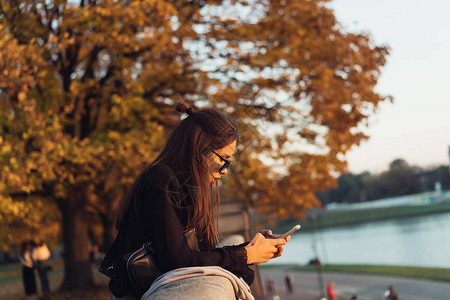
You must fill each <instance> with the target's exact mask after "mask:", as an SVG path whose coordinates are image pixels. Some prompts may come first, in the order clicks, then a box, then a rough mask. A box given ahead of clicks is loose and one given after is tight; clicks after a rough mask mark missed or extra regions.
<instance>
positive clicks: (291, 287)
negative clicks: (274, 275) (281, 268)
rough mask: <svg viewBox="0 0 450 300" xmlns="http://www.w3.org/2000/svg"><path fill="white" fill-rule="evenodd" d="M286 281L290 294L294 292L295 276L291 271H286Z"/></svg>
mask: <svg viewBox="0 0 450 300" xmlns="http://www.w3.org/2000/svg"><path fill="white" fill-rule="evenodd" d="M284 283H285V284H286V290H287V293H288V294H292V293H294V277H292V274H291V273H289V272H285V273H284Z"/></svg>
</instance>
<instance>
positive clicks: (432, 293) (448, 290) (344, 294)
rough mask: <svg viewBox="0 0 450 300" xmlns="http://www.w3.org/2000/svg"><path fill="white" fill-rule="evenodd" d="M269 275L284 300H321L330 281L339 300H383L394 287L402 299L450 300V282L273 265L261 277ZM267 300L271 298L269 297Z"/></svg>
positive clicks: (265, 269) (262, 270)
mask: <svg viewBox="0 0 450 300" xmlns="http://www.w3.org/2000/svg"><path fill="white" fill-rule="evenodd" d="M286 271H288V272H290V273H291V275H292V276H293V278H294V288H295V292H294V293H293V294H289V293H288V292H287V290H286V287H285V282H284V275H285V272H286ZM267 275H270V276H271V277H272V278H273V280H274V284H275V293H274V294H276V295H278V296H279V297H280V298H281V299H283V300H318V299H320V295H322V296H323V295H324V293H325V287H326V285H327V283H328V282H329V281H334V284H335V285H334V286H335V288H336V290H337V292H338V299H339V300H350V298H351V297H352V296H353V295H357V296H358V299H359V300H374V299H383V294H384V292H385V291H386V289H387V288H388V286H390V285H393V286H394V288H395V289H396V290H397V291H398V293H399V296H400V299H408V300H437V299H448V295H449V294H450V284H449V283H448V282H440V281H431V280H421V279H413V278H405V277H397V276H387V275H383V276H381V275H368V274H355V273H336V272H322V273H321V274H320V275H319V274H318V273H317V272H312V271H298V269H297V267H296V266H280V265H271V266H270V267H269V268H268V267H262V268H261V276H262V278H265V277H266V276H267ZM266 299H267V300H272V297H270V296H267V297H266Z"/></svg>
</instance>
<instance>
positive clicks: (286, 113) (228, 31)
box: [0, 0, 390, 288]
mask: <svg viewBox="0 0 450 300" xmlns="http://www.w3.org/2000/svg"><path fill="white" fill-rule="evenodd" d="M326 4H327V1H309V0H300V1H299V0H296V1H289V0H283V1H278V0H273V1H270V0H254V1H239V0H230V1H219V0H216V1H208V2H204V1H176V0H174V1H162V0H127V1H113V0H89V1H87V0H79V1H64V0H53V1H49V0H24V1H6V0H0V100H1V101H0V162H1V166H0V170H1V175H0V191H1V194H0V206H1V207H2V210H1V212H0V222H1V223H2V228H3V225H4V224H6V225H8V226H9V225H10V222H11V215H12V216H14V220H21V219H26V216H27V213H28V214H29V213H31V212H34V213H36V214H43V215H44V214H47V212H48V211H46V210H39V208H38V207H36V206H35V205H34V204H33V203H34V202H33V201H31V200H30V201H28V200H26V199H28V197H39V199H45V201H49V202H51V203H54V204H56V205H57V206H58V208H59V211H60V213H61V219H62V222H63V226H62V229H63V230H62V234H63V236H64V245H65V251H66V277H65V281H64V285H65V286H66V287H67V288H80V287H83V286H87V285H90V284H91V281H92V278H90V277H89V276H84V277H83V280H81V279H80V278H75V277H76V275H74V274H80V270H83V268H84V270H85V271H86V273H84V274H88V273H89V272H90V271H88V270H90V269H89V266H88V265H87V264H86V263H85V262H86V261H87V238H88V236H87V235H88V233H87V231H88V224H86V223H87V220H89V216H96V217H98V219H99V220H101V222H102V224H103V225H104V227H105V232H106V235H105V238H106V239H108V238H109V241H110V239H111V238H112V237H113V234H114V233H113V229H112V224H113V221H114V216H115V212H116V211H117V205H118V202H119V200H120V199H121V198H122V197H123V195H124V193H125V191H126V189H127V187H129V185H130V184H131V182H132V181H133V178H134V177H135V176H136V175H137V174H138V173H139V172H140V170H141V169H142V166H143V165H144V164H145V163H148V162H150V161H151V160H152V159H153V158H154V157H155V156H156V155H157V153H158V152H159V151H160V149H161V147H162V145H163V143H164V138H165V136H166V135H167V132H168V131H170V129H172V128H173V126H175V124H176V123H177V121H178V120H179V117H178V116H177V115H175V114H174V113H173V108H174V105H173V104H174V103H175V102H176V101H177V99H179V97H181V98H183V99H184V100H185V101H187V102H189V103H191V104H192V105H194V106H196V107H203V106H205V105H209V106H214V107H217V108H219V109H222V110H224V111H226V112H228V113H230V114H232V115H234V116H235V117H236V118H237V119H238V120H239V121H240V126H241V129H240V133H241V136H242V138H241V140H240V144H239V146H238V148H237V153H236V157H235V160H236V161H237V162H236V163H234V164H233V165H234V166H235V167H234V170H233V172H232V173H233V175H232V176H231V178H229V179H228V180H227V184H228V186H229V187H232V188H229V189H228V190H229V191H230V192H229V194H228V196H234V197H245V198H246V199H247V200H248V201H249V202H250V204H251V205H253V206H254V207H255V209H257V210H258V211H259V212H260V213H263V214H265V215H267V216H269V217H276V218H282V217H287V216H294V217H301V216H303V215H304V213H305V211H306V210H307V209H308V208H311V207H314V206H317V205H320V204H319V201H318V200H317V198H316V197H315V195H314V191H316V190H320V189H324V188H326V187H330V186H333V185H334V184H335V179H334V175H335V174H337V173H339V172H342V171H344V170H345V167H346V163H345V154H346V153H347V151H348V150H349V149H351V148H352V147H353V146H355V145H358V144H359V143H360V142H361V141H363V140H364V139H366V138H367V137H366V135H365V134H364V133H363V130H364V126H366V125H367V123H368V121H367V120H368V117H369V116H370V115H371V114H372V113H374V112H375V111H376V109H377V106H378V105H379V103H380V102H382V101H385V100H388V99H390V98H389V97H387V96H383V95H380V94H378V93H376V92H375V91H374V87H375V85H376V83H377V80H378V77H379V75H380V71H381V68H382V66H383V65H384V64H385V62H386V56H387V55H388V48H387V47H385V46H378V45H375V44H374V43H373V41H372V40H371V38H370V36H369V35H368V34H363V33H349V32H346V31H345V30H344V29H343V28H342V27H341V26H340V24H339V23H338V21H337V20H336V18H335V16H334V14H333V11H332V10H330V9H329V8H327V6H326ZM24 199H25V200H24ZM48 213H50V214H51V211H50V212H48ZM7 216H9V217H7ZM28 229H30V230H37V229H36V228H34V229H33V228H31V227H28ZM1 237H2V239H3V240H2V241H1V242H2V243H12V242H14V240H13V239H12V238H11V237H10V236H8V235H6V236H4V235H2V236H1ZM80 249H81V250H80Z"/></svg>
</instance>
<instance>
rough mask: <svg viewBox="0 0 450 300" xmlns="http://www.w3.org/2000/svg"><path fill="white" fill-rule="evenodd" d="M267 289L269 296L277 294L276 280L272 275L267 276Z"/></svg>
mask: <svg viewBox="0 0 450 300" xmlns="http://www.w3.org/2000/svg"><path fill="white" fill-rule="evenodd" d="M266 290H267V294H268V295H269V296H272V295H273V294H275V282H274V281H273V278H272V276H270V275H267V276H266Z"/></svg>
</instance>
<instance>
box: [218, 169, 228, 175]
mask: <svg viewBox="0 0 450 300" xmlns="http://www.w3.org/2000/svg"><path fill="white" fill-rule="evenodd" d="M219 173H220V174H222V175H227V174H228V169H227V168H225V169H223V170H222V171H220V172H219Z"/></svg>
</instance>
